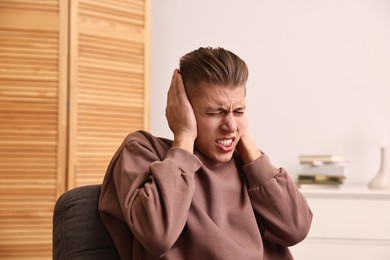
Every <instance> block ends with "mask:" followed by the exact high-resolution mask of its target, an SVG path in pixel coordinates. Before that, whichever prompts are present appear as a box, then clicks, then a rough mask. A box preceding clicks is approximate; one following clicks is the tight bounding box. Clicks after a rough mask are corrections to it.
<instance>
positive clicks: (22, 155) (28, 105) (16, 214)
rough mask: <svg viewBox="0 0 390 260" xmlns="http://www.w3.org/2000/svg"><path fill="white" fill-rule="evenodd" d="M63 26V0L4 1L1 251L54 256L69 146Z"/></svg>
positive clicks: (7, 255)
mask: <svg viewBox="0 0 390 260" xmlns="http://www.w3.org/2000/svg"><path fill="white" fill-rule="evenodd" d="M58 27H59V2H58V1H57V0H53V1H47V0H45V1H43V0H41V1H39V0H34V1H32V0H30V1H4V0H3V1H0V258H1V259H50V258H51V226H52V211H53V207H54V203H55V201H56V198H57V194H58V193H60V192H61V191H60V190H59V189H58V188H59V187H60V185H58V183H57V176H58V174H60V173H59V172H58V164H59V162H58V158H59V153H58V151H59V149H64V147H60V145H59V143H60V142H61V141H60V135H61V130H59V128H58V126H59V120H58V116H59V114H60V111H59V103H60V101H59V100H60V98H59V95H58V94H59V66H60V65H59V64H60V63H59V29H58ZM61 138H62V137H61ZM62 164H63V163H62Z"/></svg>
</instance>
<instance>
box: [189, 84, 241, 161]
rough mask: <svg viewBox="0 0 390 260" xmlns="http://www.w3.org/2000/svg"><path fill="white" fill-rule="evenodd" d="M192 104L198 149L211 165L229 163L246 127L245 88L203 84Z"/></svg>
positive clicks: (192, 94)
mask: <svg viewBox="0 0 390 260" xmlns="http://www.w3.org/2000/svg"><path fill="white" fill-rule="evenodd" d="M190 101H191V104H192V107H193V110H194V113H195V117H196V122H197V131H198V135H197V138H196V140H195V147H196V148H197V149H198V150H199V151H200V152H201V153H203V154H204V155H205V156H206V157H208V158H209V159H211V160H212V161H215V162H219V163H225V162H228V161H229V160H230V159H231V158H232V156H233V152H234V149H235V147H236V146H237V143H238V142H239V140H240V138H241V136H242V135H243V134H244V133H245V131H246V127H247V124H246V110H245V108H246V102H245V86H238V87H226V86H219V85H214V84H210V83H200V84H199V85H197V86H196V90H195V91H193V92H192V93H191V95H190Z"/></svg>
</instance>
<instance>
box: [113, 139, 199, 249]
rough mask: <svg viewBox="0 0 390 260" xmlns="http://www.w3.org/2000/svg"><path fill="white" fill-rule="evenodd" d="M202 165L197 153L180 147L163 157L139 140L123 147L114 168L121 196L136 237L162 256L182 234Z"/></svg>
mask: <svg viewBox="0 0 390 260" xmlns="http://www.w3.org/2000/svg"><path fill="white" fill-rule="evenodd" d="M200 166H201V162H200V161H199V159H198V158H197V157H196V156H194V155H193V154H191V153H189V152H187V151H185V150H183V149H180V148H171V149H170V150H168V151H167V153H166V156H165V158H164V159H163V160H160V159H159V158H158V156H157V155H156V154H155V151H153V149H152V148H151V147H146V146H145V145H142V144H140V143H139V142H137V141H131V142H129V143H128V144H126V145H125V146H124V147H123V149H122V151H121V153H120V154H119V156H118V159H117V161H116V162H115V164H114V165H113V170H112V171H113V173H112V174H113V178H114V182H115V187H116V191H117V196H118V198H119V203H120V206H121V209H122V211H123V215H124V217H125V221H126V222H127V224H128V226H129V227H130V229H131V231H132V233H133V235H134V237H135V238H136V239H137V240H138V241H139V242H140V243H141V244H142V245H143V246H144V247H145V248H146V249H147V250H148V251H150V252H154V253H156V255H159V256H162V255H164V253H165V252H166V251H167V250H168V249H170V248H171V247H172V245H173V244H174V243H175V241H176V240H177V238H178V237H179V235H180V233H181V232H182V230H183V228H184V225H185V223H186V220H187V213H188V210H189V207H190V204H191V201H192V197H193V193H194V190H195V182H194V174H195V172H196V171H197V170H198V169H199V168H200ZM129 246H130V245H129Z"/></svg>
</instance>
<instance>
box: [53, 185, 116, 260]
mask: <svg viewBox="0 0 390 260" xmlns="http://www.w3.org/2000/svg"><path fill="white" fill-rule="evenodd" d="M100 188H101V185H89V186H83V187H78V188H75V189H72V190H70V191H67V192H65V193H64V194H62V195H61V196H60V197H59V198H58V200H57V202H56V205H55V207H54V214H53V259H54V260H57V259H83V260H88V259H94V260H99V259H102V260H103V259H104V260H107V259H110V260H111V259H120V257H119V255H118V252H117V250H116V248H115V245H114V243H113V241H112V239H111V236H110V234H109V233H108V231H107V230H106V228H105V227H104V225H103V223H102V221H101V219H100V215H99V212H98V201H99V196H100Z"/></svg>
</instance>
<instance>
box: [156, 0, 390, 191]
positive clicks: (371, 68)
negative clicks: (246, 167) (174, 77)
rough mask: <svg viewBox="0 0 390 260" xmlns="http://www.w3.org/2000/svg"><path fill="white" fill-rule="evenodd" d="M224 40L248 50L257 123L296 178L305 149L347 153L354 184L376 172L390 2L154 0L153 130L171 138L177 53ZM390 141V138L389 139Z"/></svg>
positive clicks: (388, 128) (387, 77)
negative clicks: (169, 102)
mask: <svg viewBox="0 0 390 260" xmlns="http://www.w3.org/2000/svg"><path fill="white" fill-rule="evenodd" d="M200 46H213V47H216V46H221V47H224V48H227V49H230V50H232V51H233V52H235V53H236V54H238V55H239V56H240V57H241V58H243V59H244V60H245V61H246V62H247V64H248V66H249V70H250V79H249V82H248V86H247V88H248V89H247V91H248V108H249V120H250V128H251V131H252V132H253V135H254V136H255V139H256V141H257V143H258V146H259V147H260V148H261V149H263V150H264V151H266V152H267V153H268V154H269V156H270V157H271V159H272V160H273V162H274V164H275V165H277V166H283V167H285V168H286V169H287V170H288V171H289V173H290V174H291V175H292V176H293V177H295V175H296V174H297V173H298V172H299V169H300V166H299V163H298V155H299V154H303V153H334V154H339V155H344V156H345V157H347V158H348V160H349V161H350V175H349V177H348V182H350V183H366V182H368V181H369V180H370V179H371V178H372V177H373V176H374V175H375V174H376V172H377V171H378V167H379V147H380V145H381V143H384V142H387V141H386V140H387V139H388V137H389V136H390V1H387V0H327V1H325V0H293V1H287V0H284V1H283V0H273V1H269V0H244V1H227V0H197V1H190V0H153V1H152V67H151V69H152V85H151V115H150V118H151V129H150V130H151V132H152V133H154V134H155V135H157V136H164V137H170V138H171V137H172V134H171V132H170V130H169V128H168V125H167V123H166V120H165V104H166V92H167V90H168V87H169V83H170V78H171V74H172V72H173V70H174V68H176V67H177V66H178V61H179V58H180V57H181V56H182V55H184V54H185V53H187V52H189V51H192V50H194V49H196V48H198V47H200ZM389 149H390V147H389Z"/></svg>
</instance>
